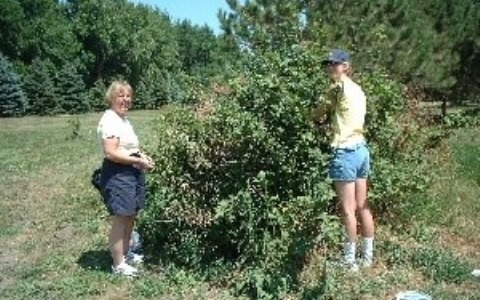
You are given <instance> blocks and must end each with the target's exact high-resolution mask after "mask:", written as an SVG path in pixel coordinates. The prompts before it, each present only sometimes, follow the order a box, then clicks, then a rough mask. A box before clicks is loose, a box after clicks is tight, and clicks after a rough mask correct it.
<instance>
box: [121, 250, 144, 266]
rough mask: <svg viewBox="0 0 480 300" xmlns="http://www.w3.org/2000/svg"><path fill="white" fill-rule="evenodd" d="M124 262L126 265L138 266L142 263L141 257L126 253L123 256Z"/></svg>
mask: <svg viewBox="0 0 480 300" xmlns="http://www.w3.org/2000/svg"><path fill="white" fill-rule="evenodd" d="M125 261H126V262H127V263H128V264H133V265H139V264H142V263H143V255H141V254H137V253H135V252H132V251H128V252H127V255H125Z"/></svg>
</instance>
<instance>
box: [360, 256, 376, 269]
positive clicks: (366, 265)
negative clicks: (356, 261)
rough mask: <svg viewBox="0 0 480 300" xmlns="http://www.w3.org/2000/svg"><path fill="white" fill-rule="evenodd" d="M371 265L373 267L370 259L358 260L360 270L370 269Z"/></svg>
mask: <svg viewBox="0 0 480 300" xmlns="http://www.w3.org/2000/svg"><path fill="white" fill-rule="evenodd" d="M372 265H373V260H372V259H366V258H362V259H361V260H360V266H361V267H362V268H370V267H371V266H372Z"/></svg>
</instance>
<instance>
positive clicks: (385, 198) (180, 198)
mask: <svg viewBox="0 0 480 300" xmlns="http://www.w3.org/2000/svg"><path fill="white" fill-rule="evenodd" d="M315 53H316V51H313V50H311V49H309V48H307V47H304V46H299V45H294V46H291V47H289V48H287V49H284V50H281V49H278V51H276V52H265V53H263V54H262V55H259V54H257V55H252V56H251V57H250V60H249V61H250V63H249V65H248V67H247V68H246V69H245V71H244V72H243V75H241V76H239V77H238V78H236V79H235V80H232V81H231V82H230V83H229V86H230V89H231V91H232V92H231V93H230V94H229V95H219V96H218V97H217V98H216V99H215V101H214V104H213V108H212V107H211V108H210V109H206V110H205V109H199V110H198V111H196V112H195V111H193V110H190V109H188V108H173V109H172V110H170V111H168V112H167V113H165V114H164V115H163V116H162V118H161V119H160V120H158V122H157V123H156V127H157V132H158V136H159V140H158V147H157V148H156V149H155V150H154V151H153V152H154V153H153V154H154V158H155V160H156V161H157V164H158V166H159V167H158V168H157V169H156V171H154V173H153V174H151V175H150V177H149V179H150V184H149V206H148V208H147V210H146V211H145V213H144V215H143V217H142V220H141V229H142V232H143V236H144V238H145V239H146V245H147V246H148V248H149V251H150V252H151V253H152V254H155V257H158V258H161V259H163V260H164V262H167V263H175V264H178V265H182V266H186V267H189V268H192V269H195V270H201V269H202V268H204V267H206V266H209V267H211V266H213V265H217V266H218V265H220V266H228V265H231V266H237V267H239V270H241V275H240V276H238V277H237V279H238V278H239V279H238V281H236V283H237V285H236V287H237V288H238V289H239V291H242V292H248V293H251V295H252V296H254V297H262V298H263V297H267V295H276V296H280V295H282V293H283V292H285V291H286V290H288V289H289V288H290V287H291V286H292V284H295V281H296V272H297V271H298V270H299V266H300V265H301V264H300V262H301V261H302V258H304V257H305V254H306V253H307V252H308V251H309V250H310V249H311V248H312V247H313V246H314V245H316V244H321V245H324V246H327V245H336V244H338V242H340V240H341V239H340V238H341V230H340V229H339V228H340V225H339V223H338V222H337V220H336V217H335V215H334V214H332V204H334V203H335V202H334V199H333V198H334V193H333V191H332V188H331V182H330V181H329V180H328V178H327V169H328V160H329V153H328V141H329V139H330V137H329V131H328V128H326V127H322V126H318V125H317V124H314V123H313V122H312V121H311V119H310V115H311V109H312V108H313V107H314V106H315V105H316V104H317V103H319V101H322V100H321V99H322V98H321V97H320V96H321V93H322V91H323V90H324V89H325V87H326V86H327V84H328V80H327V78H326V77H325V76H324V72H323V70H322V69H321V64H320V60H321V57H322V56H320V55H317V54H315ZM357 80H358V81H359V82H360V83H361V84H362V86H363V87H364V89H365V92H366V93H367V96H368V99H369V100H368V101H369V107H368V116H367V129H368V138H369V144H370V147H371V149H372V153H373V159H374V165H373V175H372V181H373V182H374V184H373V185H372V187H373V189H372V193H371V198H372V200H373V203H374V205H375V207H376V208H377V212H378V213H379V216H378V217H379V218H383V217H384V216H388V215H391V214H395V213H396V212H397V211H398V208H401V207H402V204H404V203H408V202H409V201H410V200H409V198H408V195H409V194H410V193H412V192H418V191H419V190H422V188H423V187H424V183H425V179H426V178H427V177H428V176H427V175H426V174H425V172H424V168H423V167H422V159H423V155H424V154H425V151H424V150H423V144H424V143H425V142H426V140H427V139H425V138H424V134H423V132H422V130H421V128H420V126H417V125H418V124H417V123H416V120H415V114H414V113H413V112H414V108H413V107H412V106H411V105H410V104H411V103H409V102H408V101H407V100H406V99H405V98H404V97H403V88H402V86H400V85H398V84H397V83H395V82H394V81H393V80H391V79H390V78H389V77H387V76H384V75H382V74H380V73H376V74H367V75H363V74H359V76H358V78H357ZM205 111H207V113H205ZM211 270H212V268H210V271H211Z"/></svg>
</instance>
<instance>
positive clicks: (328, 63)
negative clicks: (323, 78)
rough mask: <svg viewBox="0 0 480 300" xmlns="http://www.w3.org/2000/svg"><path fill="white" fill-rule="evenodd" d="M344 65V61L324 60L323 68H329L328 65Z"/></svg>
mask: <svg viewBox="0 0 480 300" xmlns="http://www.w3.org/2000/svg"><path fill="white" fill-rule="evenodd" d="M343 63H344V62H343V61H339V60H336V59H325V60H322V66H328V65H331V64H343Z"/></svg>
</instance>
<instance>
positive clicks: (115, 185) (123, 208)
mask: <svg viewBox="0 0 480 300" xmlns="http://www.w3.org/2000/svg"><path fill="white" fill-rule="evenodd" d="M132 92H133V91H132V87H131V86H130V85H129V84H128V83H127V82H124V81H114V82H113V83H112V84H111V85H110V87H109V88H108V90H107V92H106V98H107V100H108V101H109V103H110V109H108V110H107V111H105V113H104V114H103V116H102V118H101V120H100V122H99V124H98V128H97V134H98V137H99V138H100V140H101V144H102V147H103V152H104V155H105V157H104V160H103V164H102V172H101V178H100V186H101V193H102V196H103V199H104V202H105V205H106V207H107V209H108V211H109V213H110V214H111V215H112V228H111V231H110V235H109V247H110V251H111V254H112V258H113V266H112V271H113V272H114V273H117V274H121V275H126V276H135V275H137V273H138V270H137V269H136V268H135V267H133V266H131V263H137V262H141V257H139V256H136V255H133V254H132V255H130V256H128V257H126V255H127V251H128V249H129V242H130V238H131V234H132V230H133V225H134V222H135V217H136V215H137V213H138V211H139V210H140V209H143V208H144V207H145V174H144V171H145V170H151V169H153V167H154V163H153V161H152V159H151V158H150V157H148V156H147V155H145V154H144V153H142V152H141V151H140V149H139V142H138V138H137V135H136V134H135V131H134V130H133V127H132V125H131V124H130V122H129V121H128V120H127V118H126V113H127V111H128V109H129V108H130V106H131V103H132Z"/></svg>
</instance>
